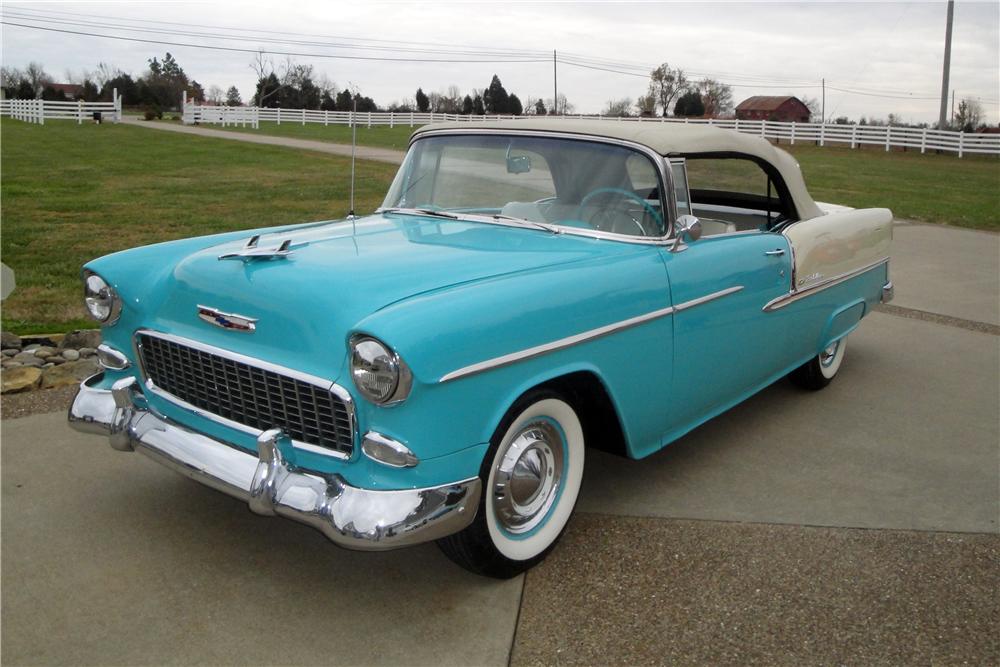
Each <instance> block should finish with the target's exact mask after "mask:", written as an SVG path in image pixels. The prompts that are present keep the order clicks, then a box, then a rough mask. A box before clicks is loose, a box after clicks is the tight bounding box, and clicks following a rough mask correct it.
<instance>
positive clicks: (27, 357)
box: [13, 352, 45, 366]
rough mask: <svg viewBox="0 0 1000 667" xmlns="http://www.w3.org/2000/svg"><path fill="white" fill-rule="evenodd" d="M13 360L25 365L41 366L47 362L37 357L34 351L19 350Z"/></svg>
mask: <svg viewBox="0 0 1000 667" xmlns="http://www.w3.org/2000/svg"><path fill="white" fill-rule="evenodd" d="M13 361H17V362H19V363H20V364H22V365H23V366H41V365H42V364H44V363H45V362H44V361H42V358H41V357H36V356H35V353H34V352H18V353H17V354H15V355H14V358H13Z"/></svg>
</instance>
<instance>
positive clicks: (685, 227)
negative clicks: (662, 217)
mask: <svg viewBox="0 0 1000 667" xmlns="http://www.w3.org/2000/svg"><path fill="white" fill-rule="evenodd" d="M700 238H701V221H700V220H698V218H696V217H695V216H693V215H688V214H685V215H682V216H680V217H678V218H677V220H675V221H674V244H673V245H672V246H671V247H670V252H680V251H682V250H686V249H687V246H685V245H683V242H684V241H687V242H688V243H693V242H694V241H697V240H698V239H700Z"/></svg>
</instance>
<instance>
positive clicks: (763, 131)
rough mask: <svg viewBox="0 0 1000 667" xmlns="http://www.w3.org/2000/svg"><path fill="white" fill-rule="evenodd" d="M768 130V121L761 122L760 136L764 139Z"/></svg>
mask: <svg viewBox="0 0 1000 667" xmlns="http://www.w3.org/2000/svg"><path fill="white" fill-rule="evenodd" d="M766 132H767V121H766V120H765V121H764V122H763V123H761V124H760V138H761V139H764V138H765V135H766Z"/></svg>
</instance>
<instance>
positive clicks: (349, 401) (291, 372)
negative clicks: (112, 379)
mask: <svg viewBox="0 0 1000 667" xmlns="http://www.w3.org/2000/svg"><path fill="white" fill-rule="evenodd" d="M139 336H151V337H153V338H160V339H162V340H166V341H170V342H172V343H178V344H180V345H187V346H190V347H193V348H196V349H199V350H202V351H203V352H207V353H209V354H215V355H218V356H220V357H226V358H227V359H232V360H233V361H236V362H239V363H243V364H246V365H248V366H253V367H255V368H260V369H262V370H268V371H272V372H275V373H279V374H281V375H287V376H288V377H293V378H296V379H298V380H302V381H303V382H307V383H309V384H312V385H316V386H317V387H320V388H322V389H323V390H324V391H329V392H330V393H332V394H333V395H334V396H336V397H337V398H339V399H340V400H341V401H343V403H344V406H345V407H346V408H347V419H348V422H349V427H350V430H351V441H352V443H351V444H352V451H353V450H354V449H357V444H358V425H357V419H356V417H355V408H354V399H353V398H352V397H351V394H350V393H349V392H348V391H347V390H346V389H344V388H343V387H341V386H340V385H339V384H336V383H334V382H333V381H332V380H326V379H323V378H321V377H317V376H315V375H310V374H309V373H303V372H302V371H297V370H295V369H293V368H288V367H286V366H279V365H277V364H272V363H270V362H267V361H263V360H261V359H256V358H254V357H248V356H246V355H243V354H239V353H238V352H232V351H230V350H224V349H222V348H221V347H215V346H214V345H208V344H207V343H201V342H199V341H196V340H191V339H190V338H184V337H182V336H175V335H174V334H168V333H163V332H162V331H155V330H153V329H138V330H137V331H136V332H135V335H134V336H133V338H132V341H133V342H132V344H133V346H134V347H135V357H136V359H137V360H138V362H139V372H140V374H141V375H142V378H143V380H144V382H143V385H144V386H145V388H146V389H147V390H149V391H150V392H151V393H153V394H156V395H157V396H159V397H160V398H162V399H163V400H165V401H169V402H170V403H173V404H174V405H176V406H177V407H179V408H183V409H184V410H187V411H189V412H193V413H194V414H196V415H198V416H199V417H203V418H205V419H208V420H210V421H214V422H216V423H219V424H222V425H223V426H227V427H229V428H232V429H235V430H237V431H241V432H243V433H249V434H251V435H254V436H258V435H260V434H261V433H262V431H261V430H260V429H256V428H253V427H252V426H247V425H246V424H240V423H239V422H235V421H233V420H231V419H226V418H225V417H223V416H221V415H217V414H215V413H214V412H209V411H208V410H204V409H202V408H199V407H197V406H195V405H191V404H190V403H188V402H187V401H184V400H183V399H181V398H178V397H177V396H174V395H173V394H171V393H169V392H167V391H166V390H164V389H161V388H159V387H157V386H156V384H155V383H154V382H153V380H152V379H151V378H150V377H149V374H148V373H147V372H146V367H145V365H144V364H143V359H142V344H141V343H140V342H139ZM291 443H292V446H293V447H295V448H296V449H301V450H302V451H306V452H312V453H313V454H321V455H323V456H330V457H333V458H337V459H349V458H351V455H350V454H345V453H344V452H338V451H335V450H332V449H326V448H324V447H319V446H317V445H313V444H310V443H308V442H301V441H299V440H291Z"/></svg>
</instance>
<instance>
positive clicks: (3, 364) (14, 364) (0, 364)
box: [0, 359, 23, 368]
mask: <svg viewBox="0 0 1000 667" xmlns="http://www.w3.org/2000/svg"><path fill="white" fill-rule="evenodd" d="M20 366H23V364H22V363H21V362H20V361H14V360H13V359H4V360H3V361H0V368H18V367H20Z"/></svg>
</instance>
